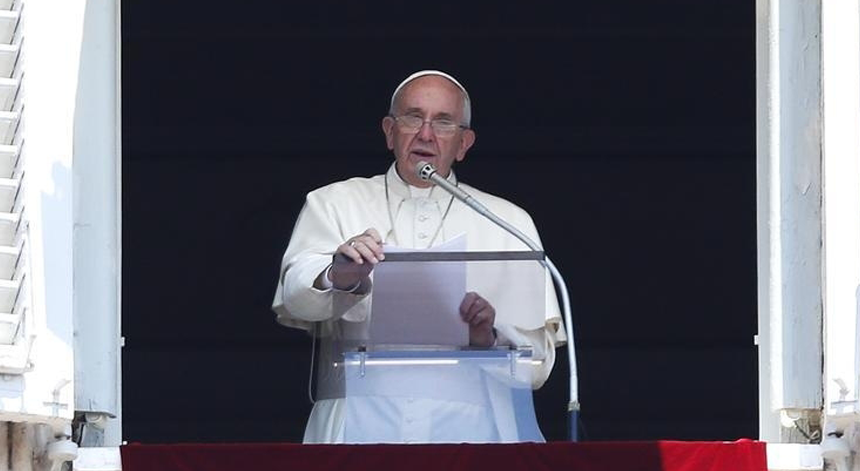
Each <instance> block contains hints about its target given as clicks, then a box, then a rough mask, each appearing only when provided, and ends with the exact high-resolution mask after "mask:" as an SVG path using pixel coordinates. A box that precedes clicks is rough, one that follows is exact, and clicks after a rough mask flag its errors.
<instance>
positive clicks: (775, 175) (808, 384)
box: [756, 0, 822, 442]
mask: <svg viewBox="0 0 860 471" xmlns="http://www.w3.org/2000/svg"><path fill="white" fill-rule="evenodd" d="M756 14H757V18H756V20H757V21H756V38H757V66H756V72H757V110H758V113H757V114H758V116H757V173H758V180H757V183H758V188H757V194H758V214H759V216H758V226H757V230H758V270H759V289H758V292H759V333H758V337H757V340H758V345H759V369H760V391H759V393H760V395H759V398H760V401H759V405H760V407H759V410H760V436H761V438H762V439H765V440H768V441H774V442H779V441H780V435H781V432H782V429H781V428H780V414H781V413H785V412H792V413H795V412H802V411H818V410H820V409H821V404H822V397H821V378H822V371H821V355H822V341H821V338H820V335H818V334H817V333H818V332H821V322H822V293H821V289H822V286H821V258H820V257H821V253H820V245H821V221H820V198H821V196H820V191H821V184H820V179H821V176H820V115H819V111H818V110H819V107H818V105H819V97H820V87H819V44H818V34H817V32H818V28H819V20H818V19H819V9H818V4H817V2H795V1H791V0H758V1H757V2H756Z"/></svg>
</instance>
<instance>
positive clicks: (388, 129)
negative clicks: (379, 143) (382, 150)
mask: <svg viewBox="0 0 860 471" xmlns="http://www.w3.org/2000/svg"><path fill="white" fill-rule="evenodd" d="M382 132H383V133H385V144H387V145H388V150H394V118H392V117H391V116H386V117H384V118H382Z"/></svg>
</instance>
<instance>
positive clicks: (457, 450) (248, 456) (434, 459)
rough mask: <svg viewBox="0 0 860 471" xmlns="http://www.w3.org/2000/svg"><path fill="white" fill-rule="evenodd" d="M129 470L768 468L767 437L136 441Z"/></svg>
mask: <svg viewBox="0 0 860 471" xmlns="http://www.w3.org/2000/svg"><path fill="white" fill-rule="evenodd" d="M120 451H121V453H122V469H123V471H155V470H157V471H197V470H201V471H203V470H205V471H222V470H223V471H227V470H229V471H239V470H306V471H314V470H338V471H342V470H349V471H365V470H366V471H379V470H387V469H402V470H409V471H413V470H415V471H420V470H428V471H429V470H433V471H439V470H446V471H447V470H451V471H457V470H468V471H477V470H485V469H488V470H493V471H497V470H506V469H516V470H528V471H540V470H553V471H560V470H564V471H619V470H626V471H693V470H695V471H723V470H725V471H767V458H766V454H765V444H764V443H763V442H758V441H752V440H741V441H737V442H678V441H655V442H582V443H569V442H553V443H545V444H534V443H521V444H504V445H501V444H493V445H474V444H462V445H298V444H266V443H262V444H175V445H143V444H130V445H125V446H123V447H121V449H120Z"/></svg>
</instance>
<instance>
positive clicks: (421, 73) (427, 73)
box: [391, 70, 469, 107]
mask: <svg viewBox="0 0 860 471" xmlns="http://www.w3.org/2000/svg"><path fill="white" fill-rule="evenodd" d="M422 77H440V78H443V79H445V80H446V81H447V82H448V83H450V84H452V85H454V86H455V87H457V88H458V89H459V90H460V91H461V92H462V93H463V95H464V96H465V97H466V98H468V96H469V92H467V91H466V88H465V87H463V85H462V84H460V82H458V81H457V79H455V78H454V77H452V76H450V75H448V74H446V73H445V72H442V71H439V70H422V71H419V72H415V73H414V74H412V75H410V76H409V77H406V79H404V80H403V81H402V82H400V85H398V86H397V88H395V89H394V93H393V94H391V105H392V107H393V106H394V101H395V100H396V99H397V95H398V93H400V92H401V91H402V90H403V88H404V87H406V86H407V85H409V84H411V83H412V82H414V81H415V80H416V79H419V78H422Z"/></svg>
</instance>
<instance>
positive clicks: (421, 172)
mask: <svg viewBox="0 0 860 471" xmlns="http://www.w3.org/2000/svg"><path fill="white" fill-rule="evenodd" d="M416 173H417V174H418V177H419V178H421V179H422V180H429V181H430V182H432V183H434V184H435V185H436V186H439V187H442V189H443V190H445V191H447V192H448V193H451V195H453V196H454V197H455V198H457V199H458V200H460V201H462V202H463V203H465V204H466V206H469V207H470V208H472V209H474V210H475V211H477V212H478V213H479V214H481V215H482V216H484V217H486V218H487V219H489V220H490V221H492V222H494V223H495V224H496V225H498V226H499V227H501V228H502V229H504V230H505V231H507V232H509V233H510V234H512V235H513V236H514V237H516V238H517V239H519V240H521V241H522V242H523V243H524V244H526V246H528V247H529V248H530V249H531V250H533V251H535V252H540V251H542V249H541V248H540V246H538V245H537V243H535V242H534V241H533V240H531V239H530V238H529V237H528V236H526V235H525V234H523V233H522V232H521V231H520V230H519V229H517V228H516V227H514V226H512V225H511V224H510V223H508V222H507V221H505V220H503V219H501V218H499V217H498V216H496V215H495V214H494V213H493V212H492V211H490V210H489V209H487V207H486V206H484V205H483V204H481V203H480V202H478V201H477V200H476V199H474V198H472V196H471V195H469V194H468V193H466V192H465V191H463V189H462V188H460V187H458V186H456V185H453V184H451V182H449V181H448V180H447V179H445V178H444V177H442V176H440V175H439V174H437V173H436V168H435V167H433V165H431V164H429V163H427V162H423V161H422V162H418V165H417V166H416ZM542 265H543V266H544V267H546V268H547V269H548V270H549V273H550V275H552V279H553V281H555V284H556V285H557V287H558V289H559V292H561V301H562V312H563V315H564V330H565V333H566V334H567V361H568V364H569V367H570V390H569V399H568V403H567V412H568V419H569V423H568V427H569V428H568V432H569V434H570V440H571V441H574V442H576V441H579V427H578V424H579V410H580V405H579V386H578V383H579V377H578V375H577V371H576V350H575V348H574V344H573V319H572V315H571V309H570V296H569V295H568V291H567V284H566V283H565V282H564V278H562V276H561V273H560V272H559V271H558V269H557V268H556V267H555V264H553V263H552V260H550V259H549V257H548V256H547V255H546V252H544V260H543V262H542Z"/></svg>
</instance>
